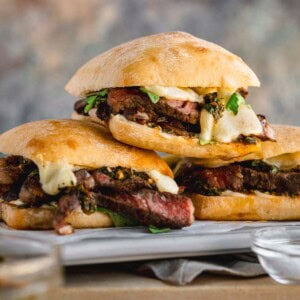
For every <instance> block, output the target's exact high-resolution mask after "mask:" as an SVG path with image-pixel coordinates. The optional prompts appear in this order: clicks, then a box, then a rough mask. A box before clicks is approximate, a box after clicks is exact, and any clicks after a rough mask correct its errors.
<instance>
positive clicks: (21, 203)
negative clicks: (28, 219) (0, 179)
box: [9, 199, 24, 206]
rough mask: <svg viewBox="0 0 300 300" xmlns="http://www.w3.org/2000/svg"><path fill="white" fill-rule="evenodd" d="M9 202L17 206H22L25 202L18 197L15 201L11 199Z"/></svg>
mask: <svg viewBox="0 0 300 300" xmlns="http://www.w3.org/2000/svg"><path fill="white" fill-rule="evenodd" d="M9 204H12V205H15V206H21V205H23V204H24V202H22V201H21V200H20V199H16V200H13V201H9Z"/></svg>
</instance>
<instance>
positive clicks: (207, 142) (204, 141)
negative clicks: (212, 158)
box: [199, 139, 215, 146]
mask: <svg viewBox="0 0 300 300" xmlns="http://www.w3.org/2000/svg"><path fill="white" fill-rule="evenodd" d="M199 143H200V145H201V146H204V145H208V144H215V142H213V141H206V140H201V139H200V140H199Z"/></svg>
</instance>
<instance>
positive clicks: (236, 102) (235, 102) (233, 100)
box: [226, 92, 250, 115]
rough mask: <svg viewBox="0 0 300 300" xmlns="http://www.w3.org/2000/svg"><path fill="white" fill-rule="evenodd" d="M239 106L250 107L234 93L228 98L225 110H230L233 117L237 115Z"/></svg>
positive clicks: (242, 98) (240, 96)
mask: <svg viewBox="0 0 300 300" xmlns="http://www.w3.org/2000/svg"><path fill="white" fill-rule="evenodd" d="M241 104H246V105H248V106H249V107H250V105H249V104H248V103H247V102H246V100H245V99H244V97H243V96H242V95H241V94H239V93H237V92H236V93H233V94H232V95H231V96H230V98H229V100H228V102H227V104H226V109H227V110H231V111H232V112H233V113H234V114H235V115H237V113H238V111H239V107H240V105H241Z"/></svg>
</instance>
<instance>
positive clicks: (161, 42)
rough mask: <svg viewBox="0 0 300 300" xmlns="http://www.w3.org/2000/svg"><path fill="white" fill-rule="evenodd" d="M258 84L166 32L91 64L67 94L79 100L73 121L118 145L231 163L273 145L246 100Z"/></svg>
mask: <svg viewBox="0 0 300 300" xmlns="http://www.w3.org/2000/svg"><path fill="white" fill-rule="evenodd" d="M259 84H260V83H259V80H258V78H257V77H256V75H255V74H254V72H253V71H252V70H251V69H250V68H249V67H248V66H247V65H246V64H245V63H244V62H243V61H242V59H241V58H239V57H238V56H236V55H234V54H232V53H230V52H229V51H227V50H225V49H223V48H222V47H220V46H218V45H215V44H213V43H210V42H207V41H204V40H201V39H199V38H196V37H194V36H192V35H190V34H188V33H184V32H167V33H161V34H156V35H151V36H146V37H142V38H139V39H136V40H133V41H130V42H128V43H125V44H122V45H120V46H117V47H115V48H112V49H110V50H108V51H106V52H104V53H103V54H101V55H99V56H97V57H95V58H94V59H92V60H90V61H89V62H87V63H86V64H85V65H84V66H82V67H81V68H80V69H79V70H78V71H77V72H76V73H75V75H74V76H73V77H72V78H71V80H70V81H69V82H68V84H67V85H66V90H67V91H68V92H70V93H71V94H73V95H74V96H77V97H79V99H80V100H78V101H77V102H76V103H75V105H74V113H73V115H72V117H73V118H75V119H82V118H87V117H88V118H90V119H92V120H94V121H96V122H99V123H101V124H103V125H105V126H107V128H109V130H110V131H111V133H112V134H113V136H114V137H115V138H116V139H118V140H120V141H121V142H124V143H127V144H129V145H134V146H137V147H140V148H145V149H151V150H158V151H163V152H167V153H171V154H175V155H184V154H183V152H187V153H186V154H185V155H188V156H191V157H201V158H203V157H210V156H212V155H214V156H221V155H224V156H225V155H230V153H232V157H236V156H241V155H244V154H246V153H253V152H256V151H259V149H260V147H261V145H260V144H261V142H262V141H265V140H274V139H275V136H274V132H273V130H272V128H271V127H270V126H269V125H268V123H267V121H266V119H265V117H264V116H262V115H256V114H255V113H254V111H253V109H252V108H251V106H250V105H249V103H247V102H246V100H245V99H246V97H247V94H248V91H247V88H248V87H250V86H259ZM228 144H229V146H228ZM210 149H216V151H210Z"/></svg>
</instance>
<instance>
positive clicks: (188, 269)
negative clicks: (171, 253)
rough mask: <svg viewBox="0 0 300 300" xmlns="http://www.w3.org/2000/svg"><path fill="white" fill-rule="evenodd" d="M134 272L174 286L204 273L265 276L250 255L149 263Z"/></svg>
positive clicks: (252, 255)
mask: <svg viewBox="0 0 300 300" xmlns="http://www.w3.org/2000/svg"><path fill="white" fill-rule="evenodd" d="M136 271H137V272H138V273H141V274H144V275H152V276H155V277H157V278H158V279H160V280H162V281H165V282H168V283H171V284H175V285H185V284H187V283H190V282H192V281H193V280H194V279H195V278H196V277H197V276H199V275H201V274H203V273H204V272H209V273H214V274H223V275H232V276H239V277H256V276H260V275H264V274H266V272H265V271H264V269H263V268H262V266H261V265H260V264H259V262H258V260H257V258H256V257H255V256H254V254H251V253H249V254H236V255H233V254H230V255H219V256H210V257H201V258H184V259H183V258H180V259H166V260H159V261H150V262H147V263H144V264H142V265H140V266H139V267H138V268H137V269H136Z"/></svg>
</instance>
